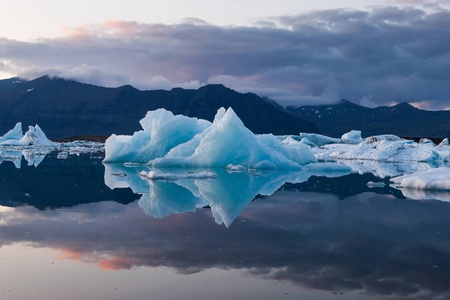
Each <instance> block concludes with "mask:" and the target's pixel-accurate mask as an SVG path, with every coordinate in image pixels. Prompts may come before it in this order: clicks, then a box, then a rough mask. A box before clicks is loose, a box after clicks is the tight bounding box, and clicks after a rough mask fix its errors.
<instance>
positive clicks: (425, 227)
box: [0, 191, 450, 299]
mask: <svg viewBox="0 0 450 300" xmlns="http://www.w3.org/2000/svg"><path fill="white" fill-rule="evenodd" d="M424 211H426V212H427V213H426V214H424ZM66 212H69V213H70V218H68V217H67V216H66ZM449 213H450V207H449V205H448V203H445V202H437V201H432V202H420V201H410V200H403V199H393V198H386V197H384V196H380V195H376V194H373V193H368V194H362V195H360V196H357V197H350V198H347V199H346V200H345V201H339V200H336V199H335V197H334V196H330V195H327V194H318V193H301V192H300V193H299V192H287V191H281V192H277V193H275V194H274V195H273V196H271V197H265V198H262V197H261V198H257V199H255V200H254V201H253V202H252V203H251V204H250V205H248V206H247V207H246V208H244V210H243V212H242V214H241V216H240V217H239V218H238V219H237V220H236V221H235V222H234V223H233V224H231V226H230V227H229V228H225V227H224V226H211V225H212V224H211V223H212V216H211V213H210V211H209V210H207V209H199V210H197V211H196V212H195V213H188V214H177V215H170V216H168V217H166V218H164V219H155V218H151V217H148V216H146V215H144V214H143V213H142V211H141V209H140V208H139V207H138V206H137V205H135V204H133V205H127V206H123V205H120V204H117V203H113V202H101V203H94V204H88V205H79V206H78V207H76V208H74V209H72V210H64V211H58V210H56V211H43V212H39V211H36V210H35V209H33V208H30V207H18V208H16V209H15V211H14V212H4V213H1V212H0V216H1V217H2V218H3V217H6V216H8V223H7V224H8V225H7V226H0V236H1V242H0V244H1V245H6V244H10V243H14V242H16V241H24V242H30V243H32V244H33V245H35V246H36V247H51V248H53V249H60V251H61V254H60V256H59V257H58V258H59V259H71V260H73V261H75V262H81V263H89V264H94V265H97V266H98V267H99V268H103V269H108V270H117V269H129V268H131V267H135V266H151V267H157V266H165V267H170V268H174V269H176V270H177V271H178V272H180V273H184V274H190V273H195V272H200V271H202V270H205V269H211V268H226V269H230V268H231V269H238V270H242V271H243V272H248V273H249V274H251V275H252V276H262V277H264V278H268V279H273V280H283V281H290V282H292V283H294V284H297V285H299V286H302V287H307V288H312V289H319V290H324V291H343V292H345V291H357V292H363V293H367V294H370V295H378V296H385V297H387V298H389V297H392V298H395V297H407V298H411V299H414V298H417V299H432V298H433V297H438V296H442V297H444V298H445V297H449V296H450V288H449V286H448V284H447V283H448V282H449V280H450V242H449V241H448V240H447V239H445V238H443V237H445V236H448V235H449V234H450V226H448V224H447V223H448V222H447V221H446V220H447V219H448V215H449ZM80 220H84V221H83V222H80ZM85 220H90V221H89V222H86V221H85ZM25 233H26V234H25ZM436 299H439V298H436Z"/></svg>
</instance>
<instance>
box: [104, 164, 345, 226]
mask: <svg viewBox="0 0 450 300" xmlns="http://www.w3.org/2000/svg"><path fill="white" fill-rule="evenodd" d="M315 166H317V165H310V166H306V167H304V169H303V170H301V171H279V170H278V171H276V170H271V171H267V170H266V171H264V170H258V171H249V172H247V171H245V172H232V171H229V170H225V169H213V171H214V172H215V174H216V175H217V176H216V177H214V178H187V177H188V175H192V174H190V173H189V172H199V170H185V169H165V170H164V172H166V177H169V178H170V177H173V178H177V180H170V179H169V180H151V179H146V178H144V177H142V176H140V175H139V173H140V171H143V170H144V171H148V168H147V167H145V166H135V165H134V166H129V165H122V164H105V184H106V185H107V186H109V187H110V188H111V189H115V188H125V187H130V188H131V189H132V190H133V192H135V193H138V194H142V197H141V199H140V200H139V206H141V207H142V209H143V210H144V211H145V213H146V214H148V215H151V216H153V217H155V218H163V217H166V216H168V215H170V214H172V213H184V212H193V211H195V210H196V209H197V208H200V207H204V206H209V207H210V208H211V211H212V213H213V216H214V219H215V221H216V223H217V224H222V223H223V224H225V226H227V227H228V226H230V224H231V223H232V222H233V220H234V219H235V218H236V217H237V216H238V215H239V213H240V212H241V211H242V209H243V208H244V207H245V206H246V205H247V204H248V203H249V202H250V201H252V200H253V199H254V198H255V197H256V196H257V195H264V196H270V195H272V194H273V193H274V192H275V191H277V190H278V189H279V188H280V187H281V186H283V184H285V183H286V182H292V183H300V182H304V181H306V180H308V178H309V177H310V176H312V175H314V174H316V173H317V172H320V168H318V170H316V169H315ZM348 173H349V169H343V170H341V171H340V172H338V173H333V172H331V173H330V174H328V176H330V177H331V176H336V174H337V175H338V176H339V175H342V174H348ZM183 174H185V175H186V176H184V177H185V178H184V179H183ZM180 178H182V179H180Z"/></svg>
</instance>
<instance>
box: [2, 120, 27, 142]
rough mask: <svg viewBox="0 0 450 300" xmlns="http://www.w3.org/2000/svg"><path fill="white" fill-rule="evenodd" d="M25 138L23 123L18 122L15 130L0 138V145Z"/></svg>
mask: <svg viewBox="0 0 450 300" xmlns="http://www.w3.org/2000/svg"><path fill="white" fill-rule="evenodd" d="M22 137H23V133H22V123H21V122H17V124H16V126H14V128H13V129H11V130H10V131H8V132H7V133H5V135H3V136H1V137H0V143H1V142H4V141H8V140H20V139H21V138H22Z"/></svg>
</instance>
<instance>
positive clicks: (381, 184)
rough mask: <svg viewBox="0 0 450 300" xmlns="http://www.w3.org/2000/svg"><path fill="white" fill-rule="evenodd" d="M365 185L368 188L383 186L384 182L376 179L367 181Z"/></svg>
mask: <svg viewBox="0 0 450 300" xmlns="http://www.w3.org/2000/svg"><path fill="white" fill-rule="evenodd" d="M367 186H368V187H369V188H384V187H385V186H386V184H385V183H384V182H381V181H378V182H374V181H369V182H368V183H367Z"/></svg>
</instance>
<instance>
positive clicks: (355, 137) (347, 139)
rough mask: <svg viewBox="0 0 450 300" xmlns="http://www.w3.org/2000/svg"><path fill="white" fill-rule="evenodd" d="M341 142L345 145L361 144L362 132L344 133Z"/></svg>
mask: <svg viewBox="0 0 450 300" xmlns="http://www.w3.org/2000/svg"><path fill="white" fill-rule="evenodd" d="M341 140H342V142H343V143H345V144H359V143H361V142H362V141H363V139H362V137H361V131H360V130H352V131H350V132H347V133H344V134H343V135H342V137H341Z"/></svg>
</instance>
